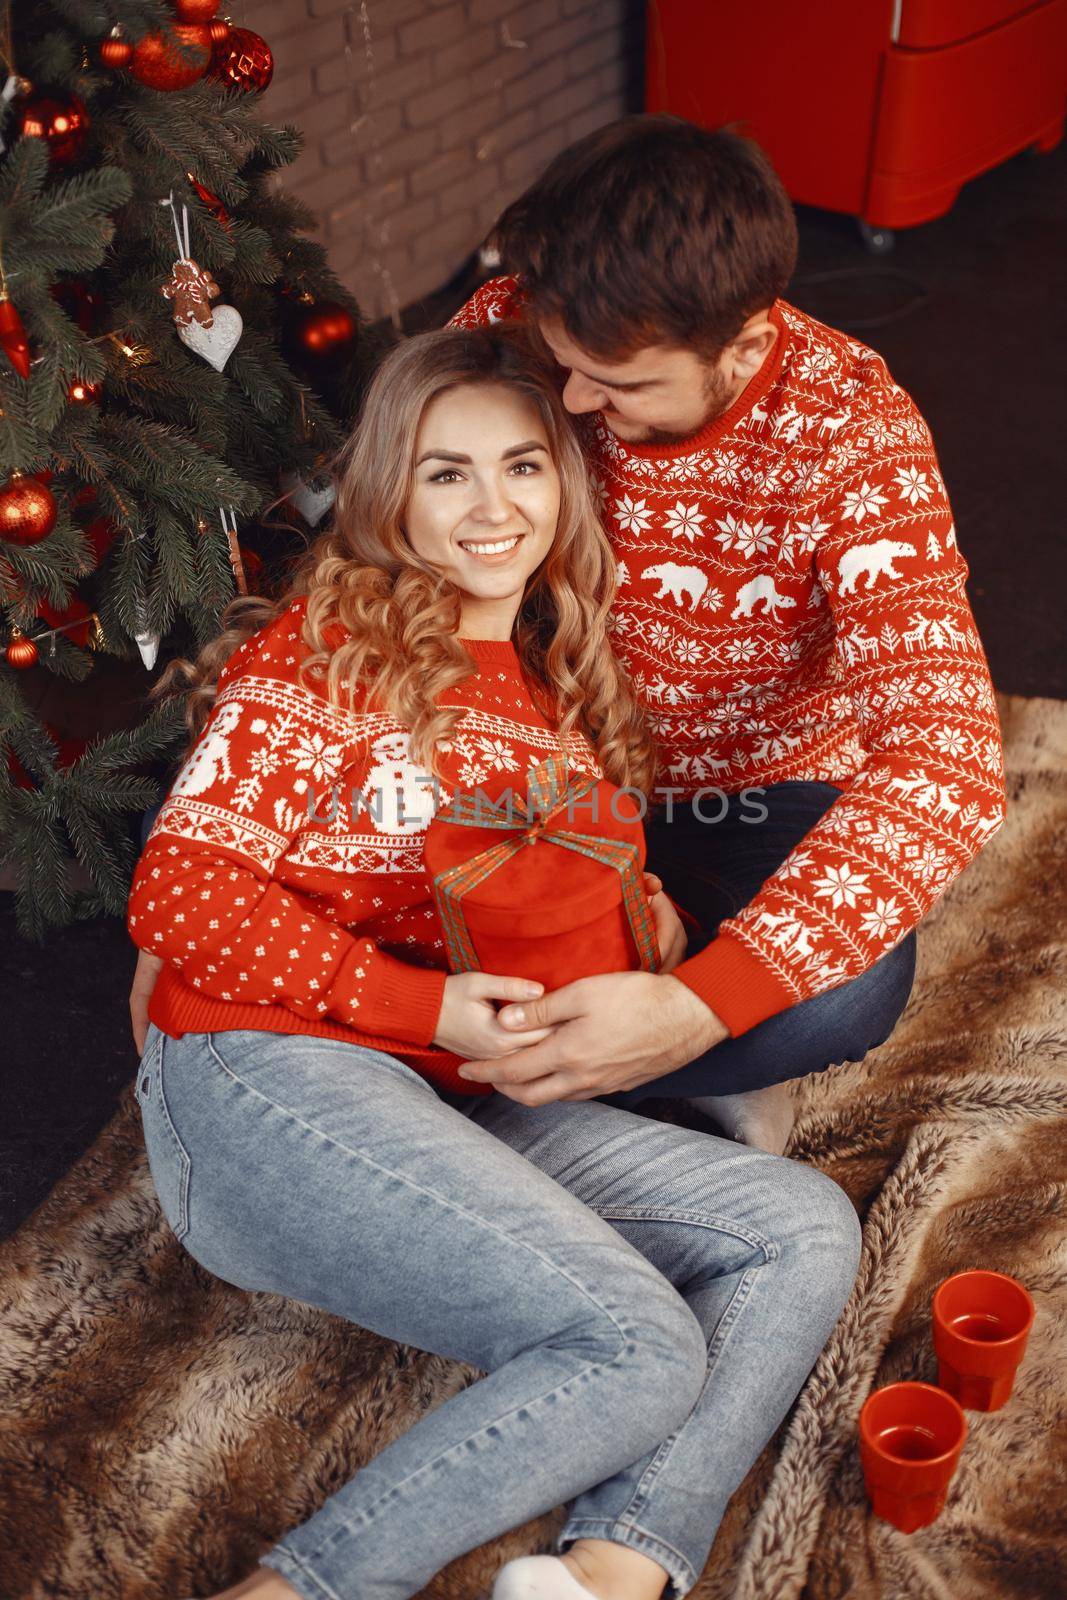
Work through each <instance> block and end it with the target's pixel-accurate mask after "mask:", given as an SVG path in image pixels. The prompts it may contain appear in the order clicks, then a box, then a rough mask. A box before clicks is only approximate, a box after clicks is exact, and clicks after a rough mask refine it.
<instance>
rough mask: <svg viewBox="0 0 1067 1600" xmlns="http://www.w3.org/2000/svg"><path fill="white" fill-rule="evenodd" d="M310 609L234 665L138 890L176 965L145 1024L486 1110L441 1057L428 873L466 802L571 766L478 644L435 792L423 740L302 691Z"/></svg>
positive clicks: (135, 928) (156, 830)
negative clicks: (451, 809)
mask: <svg viewBox="0 0 1067 1600" xmlns="http://www.w3.org/2000/svg"><path fill="white" fill-rule="evenodd" d="M306 609H307V603H306V600H304V599H301V600H297V601H294V602H293V604H292V605H290V606H289V607H288V608H287V610H286V611H284V612H283V613H282V615H281V616H280V617H278V618H277V619H276V620H275V622H273V623H272V624H270V625H269V626H268V627H266V628H264V629H261V630H260V631H259V632H258V633H256V634H254V635H253V636H252V637H251V638H250V639H248V640H246V641H245V643H244V644H242V645H241V646H240V648H239V649H237V650H236V651H235V652H234V654H233V655H232V656H231V657H230V659H229V660H228V661H227V663H226V665H225V667H224V668H223V670H222V672H221V673H220V676H219V682H218V693H217V697H216V700H215V704H214V706H213V707H212V712H211V715H210V717H209V719H208V722H207V724H206V725H205V727H204V730H203V732H202V734H201V736H200V738H199V739H198V740H197V742H196V745H195V747H194V748H193V750H192V751H191V752H190V754H189V756H188V757H187V759H186V761H185V763H184V764H183V766H182V768H181V770H180V771H179V773H178V775H177V777H176V778H175V781H174V783H173V785H172V787H171V790H170V793H169V794H168V796H167V799H166V801H165V803H164V805H163V807H162V809H161V810H160V812H159V814H158V816H157V817H156V819H155V822H154V824H153V826H152V830H151V832H150V834H149V836H148V840H147V842H146V844H145V848H144V851H143V852H142V855H141V858H140V861H139V862H138V864H137V868H136V870H135V873H134V878H133V884H132V887H131V892H130V900H129V908H128V914H127V927H128V930H129V933H130V936H131V938H132V939H133V941H134V943H135V944H137V945H138V946H140V947H141V948H142V949H145V950H149V951H152V952H153V953H154V954H156V955H159V956H161V957H162V958H163V960H164V968H163V971H162V972H161V974H160V977H159V980H158V982H157V984H156V987H155V989H154V990H153V993H152V998H151V1002H150V1006H149V1016H150V1018H151V1020H152V1021H153V1022H155V1023H156V1025H157V1026H158V1027H159V1028H161V1029H162V1030H163V1031H164V1032H165V1033H170V1034H171V1035H173V1036H180V1035H181V1034H183V1033H187V1032H198V1033H199V1032H205V1033H208V1032H216V1031H222V1030H224V1029H229V1028H262V1029H269V1030H272V1031H276V1032H290V1033H295V1032H302V1033H313V1034H317V1035H319V1036H321V1037H325V1038H335V1039H342V1040H344V1041H346V1042H350V1043H355V1044H365V1045H369V1046H371V1047H373V1048H378V1049H382V1050H388V1051H389V1052H390V1053H392V1054H394V1055H399V1056H400V1058H401V1059H402V1060H406V1061H409V1062H410V1064H411V1065H413V1066H415V1067H416V1068H417V1070H419V1071H420V1072H423V1073H424V1074H425V1075H426V1076H427V1077H429V1078H431V1079H432V1080H433V1081H435V1082H436V1083H438V1084H439V1085H440V1086H441V1087H443V1088H447V1089H449V1090H451V1091H453V1092H456V1093H460V1094H470V1093H482V1092H486V1093H491V1092H492V1089H491V1085H484V1086H483V1085H472V1084H470V1083H469V1082H465V1081H464V1080H463V1079H460V1078H458V1077H457V1076H456V1074H455V1068H456V1066H457V1065H458V1064H459V1058H457V1057H455V1056H453V1055H451V1054H450V1053H448V1052H446V1051H443V1050H440V1049H438V1048H436V1047H434V1046H433V1045H432V1040H433V1037H434V1034H435V1032H436V1030H437V1019H438V1015H439V1012H440V1008H441V999H442V995H443V991H444V981H445V978H446V976H447V960H446V956H445V948H444V942H443V938H442V933H441V926H440V921H439V918H438V915H437V910H436V906H435V904H434V900H433V894H432V890H431V885H430V879H429V876H428V874H427V872H426V869H425V864H424V860H423V845H424V839H425V833H426V829H427V827H428V826H429V823H430V820H431V819H432V817H433V815H434V814H435V811H436V809H437V807H438V805H441V806H447V805H449V804H450V803H451V801H452V799H453V797H454V794H455V792H456V789H457V788H462V789H464V790H469V789H472V788H475V787H477V786H478V785H483V784H484V785H486V786H487V792H489V791H488V785H489V784H490V783H492V784H493V786H494V788H495V787H499V788H504V787H506V786H509V785H510V787H511V788H513V789H514V791H515V792H516V793H517V794H524V793H525V790H526V775H527V773H528V772H529V770H530V768H531V767H532V766H534V765H535V764H536V763H537V762H539V761H543V760H544V759H545V758H546V757H548V756H553V755H558V754H559V753H560V751H561V748H562V750H563V752H564V753H565V754H566V757H567V760H568V763H569V765H570V768H571V770H572V771H573V772H574V773H575V774H582V773H586V774H589V775H591V776H594V777H597V778H601V777H603V775H604V774H603V771H602V768H601V766H600V764H599V761H598V759H597V756H596V752H595V751H594V749H593V748H592V746H591V745H590V744H589V743H588V741H587V740H585V738H584V737H583V736H582V735H580V734H578V733H571V734H570V735H569V736H568V738H567V739H566V741H565V742H564V744H563V745H562V747H561V744H560V741H559V739H558V737H557V735H556V732H555V730H554V729H553V727H552V726H551V724H550V723H549V722H548V721H547V720H546V719H545V718H544V716H543V715H542V714H541V712H540V710H539V709H538V707H536V706H535V705H534V703H533V702H532V700H531V699H530V696H529V692H528V690H527V688H526V685H525V683H524V681H523V678H522V675H521V672H520V670H519V662H518V656H517V653H516V651H515V648H514V646H513V645H512V644H510V643H508V642H506V641H497V640H467V641H464V643H465V646H466V648H467V650H468V651H469V653H470V654H471V655H472V657H473V658H474V662H475V668H476V670H475V672H474V674H473V675H472V676H471V678H469V679H467V680H465V681H464V682H463V683H461V684H459V685H458V686H457V687H455V688H453V689H451V690H449V691H448V694H447V696H446V697H445V698H444V699H443V700H442V701H441V705H442V706H448V707H455V708H457V709H460V710H461V711H462V712H463V716H462V719H461V721H460V722H459V724H458V725H457V727H456V729H455V730H454V733H453V736H452V738H451V739H450V740H449V741H448V742H446V743H444V744H442V745H441V746H439V755H440V766H441V769H442V770H441V776H440V780H439V782H438V783H437V785H436V786H435V785H434V783H433V781H432V779H431V778H430V775H429V774H428V773H425V772H424V771H423V770H422V769H421V768H420V767H419V766H418V764H417V763H415V762H414V761H413V760H412V758H411V756H410V754H409V749H408V745H409V735H408V732H407V731H406V730H405V729H404V728H402V727H401V726H400V725H399V724H398V723H397V722H395V721H394V720H393V719H392V718H390V717H389V716H387V715H386V714H384V713H383V712H381V711H378V710H374V711H371V710H361V709H359V708H358V707H357V708H356V709H353V710H351V711H350V710H349V709H348V708H347V707H338V706H335V705H332V704H331V703H330V701H329V700H328V699H327V697H326V694H325V683H324V682H323V684H322V688H321V690H320V689H319V688H317V687H316V680H314V679H311V680H308V681H305V682H301V681H300V678H299V671H298V669H299V664H300V662H301V661H302V660H303V659H305V658H306V656H307V655H308V653H309V651H308V646H307V645H306V644H305V642H304V640H303V637H302V630H303V625H304V619H305V616H306Z"/></svg>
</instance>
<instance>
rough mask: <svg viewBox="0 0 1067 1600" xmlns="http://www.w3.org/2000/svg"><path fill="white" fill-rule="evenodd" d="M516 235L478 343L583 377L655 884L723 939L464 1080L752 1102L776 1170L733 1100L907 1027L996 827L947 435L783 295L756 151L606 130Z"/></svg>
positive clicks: (870, 361) (559, 1091)
mask: <svg viewBox="0 0 1067 1600" xmlns="http://www.w3.org/2000/svg"><path fill="white" fill-rule="evenodd" d="M493 242H494V243H495V245H496V247H497V249H498V250H499V253H500V256H501V261H502V265H503V267H504V268H505V270H506V272H507V276H504V277H500V278H497V279H495V280H494V281H492V282H491V283H488V284H486V285H485V286H484V287H483V288H481V289H480V290H479V291H478V292H477V293H476V294H475V295H474V297H473V299H472V300H471V301H470V302H469V303H468V304H467V305H466V306H465V307H464V308H463V310H462V311H461V312H460V313H459V314H458V315H457V317H456V318H455V319H454V321H455V323H456V324H457V325H459V326H464V327H471V326H478V325H480V324H484V323H487V322H495V321H498V320H500V319H504V318H516V317H518V318H522V319H524V320H526V321H528V322H529V323H530V324H531V325H532V326H533V328H534V329H535V331H536V335H537V336H538V337H539V338H540V340H541V341H542V342H543V344H544V346H545V347H546V349H547V351H548V352H549V353H550V354H551V356H552V357H554V358H555V361H556V362H557V363H558V365H559V367H560V368H561V375H560V376H561V383H562V384H563V389H562V393H563V398H564V401H565V404H566V405H567V407H568V409H569V410H570V411H571V413H572V414H573V415H574V416H575V418H576V419H577V421H578V424H579V427H580V430H581V434H582V439H583V444H584V446H585V450H586V453H587V458H588V461H589V465H590V470H591V473H592V477H593V480H594V483H595V485H596V489H597V492H598V496H599V502H600V506H601V511H602V515H603V519H604V523H605V527H606V528H607V530H608V533H609V535H610V537H611V539H612V541H613V544H614V547H615V550H616V553H617V555H618V558H619V589H618V595H617V600H616V603H615V606H614V617H615V629H614V637H615V643H616V648H617V650H618V652H619V654H620V655H621V657H622V658H623V660H624V661H625V662H626V664H627V666H628V668H629V670H630V673H631V676H632V678H633V681H634V683H635V686H636V687H637V689H638V691H639V693H640V695H641V696H642V698H643V700H644V702H645V703H646V704H647V706H648V709H649V713H650V715H651V717H652V721H653V725H654V728H655V731H656V733H657V736H658V740H659V744H660V747H661V761H660V766H659V771H658V774H657V783H658V785H659V786H660V792H659V795H658V796H655V795H654V796H653V801H654V802H655V801H656V800H657V799H658V800H659V807H658V809H657V810H656V811H654V812H653V813H651V814H650V820H649V865H650V867H651V868H653V870H655V871H656V872H658V874H659V875H660V877H661V878H662V880H663V881H664V883H665V885H666V887H667V889H668V890H669V892H670V893H671V894H672V895H673V896H674V898H675V899H676V900H677V901H678V902H679V903H680V904H681V905H682V906H683V907H684V908H685V909H687V910H688V911H690V912H691V913H693V914H694V915H695V916H696V918H697V920H698V921H699V922H700V923H701V924H702V928H703V933H702V935H701V936H700V937H699V938H696V939H691V940H690V946H689V953H688V954H687V958H686V959H685V960H684V961H683V962H682V963H681V964H680V965H679V966H677V967H676V968H675V969H674V971H673V973H672V974H670V975H663V974H659V975H651V974H648V973H640V972H628V973H620V974H616V975H610V976H604V977H596V978H587V979H583V980H582V981H580V982H577V983H573V984H570V985H568V986H567V987H565V988H562V989H558V990H556V991H555V992H553V993H552V994H549V995H547V996H545V997H544V998H543V999H541V1000H538V1001H535V1002H534V1003H532V1004H529V1003H524V1004H523V1005H522V1006H516V1005H510V1006H507V1007H505V1008H504V1009H503V1011H502V1012H501V1018H502V1020H504V1021H505V1022H507V1023H511V1024H513V1025H514V1026H516V1027H527V1028H528V1027H534V1026H537V1027H540V1026H544V1025H552V1026H553V1029H554V1031H553V1033H552V1034H551V1035H550V1037H548V1038H547V1039H545V1040H544V1041H542V1043H540V1044H538V1045H536V1046H534V1047H532V1048H528V1049H524V1050H519V1051H515V1052H513V1053H512V1054H511V1055H509V1056H507V1057H504V1058H501V1059H499V1060H497V1061H480V1062H471V1063H469V1064H468V1066H467V1072H468V1074H469V1076H471V1077H472V1078H476V1079H478V1080H480V1081H482V1082H492V1083H493V1084H494V1085H495V1086H496V1087H497V1088H498V1089H499V1090H500V1091H501V1092H502V1093H504V1094H508V1095H511V1096H512V1097H513V1098H515V1099H517V1100H519V1101H521V1102H523V1103H525V1104H528V1105H541V1104H545V1103H547V1102H549V1101H552V1100H558V1099H586V1098H591V1097H598V1096H611V1097H612V1098H613V1099H614V1101H615V1103H617V1104H621V1105H632V1104H635V1103H637V1102H638V1101H639V1100H640V1099H642V1098H643V1097H644V1096H645V1095H647V1094H655V1095H663V1094H666V1095H685V1096H688V1097H694V1098H697V1099H698V1101H699V1100H700V1098H702V1097H706V1096H710V1095H712V1094H714V1095H716V1096H718V1097H723V1096H725V1097H728V1098H727V1099H725V1100H722V1099H719V1100H718V1102H715V1101H708V1102H707V1104H708V1105H709V1107H711V1108H712V1109H713V1110H714V1111H715V1112H716V1114H717V1115H718V1116H719V1119H720V1120H722V1121H724V1122H726V1123H727V1125H728V1124H729V1116H730V1112H731V1109H732V1108H733V1109H735V1110H736V1108H737V1107H738V1106H739V1107H740V1108H741V1112H742V1121H741V1125H740V1127H739V1128H738V1129H737V1130H736V1131H737V1134H738V1136H739V1137H741V1136H745V1137H749V1139H750V1142H754V1143H762V1144H764V1145H765V1146H766V1147H768V1148H774V1147H775V1144H774V1140H773V1138H771V1139H768V1138H767V1136H766V1135H767V1131H768V1130H767V1129H765V1128H764V1129H760V1128H759V1127H758V1126H757V1127H756V1128H755V1129H754V1130H753V1128H752V1127H749V1128H747V1129H746V1126H745V1122H744V1116H743V1113H744V1110H745V1107H746V1105H748V1106H749V1107H750V1102H749V1101H748V1100H747V1099H746V1098H744V1097H743V1098H741V1099H740V1100H739V1101H737V1102H734V1101H733V1100H732V1097H733V1096H734V1095H742V1096H743V1091H746V1090H753V1089H762V1088H763V1087H764V1086H767V1085H772V1084H777V1083H780V1082H781V1081H783V1080H785V1079H788V1078H794V1077H797V1076H799V1075H801V1074H804V1073H807V1072H811V1071H816V1070H820V1069H821V1068H824V1067H826V1066H827V1065H829V1064H831V1063H834V1062H839V1061H843V1060H855V1059H859V1058H861V1057H862V1056H863V1055H864V1054H865V1053H866V1051H867V1050H868V1049H869V1048H871V1047H872V1046H873V1045H875V1044H878V1043H881V1042H882V1041H883V1040H884V1039H885V1038H886V1037H887V1036H888V1034H889V1033H890V1032H891V1030H892V1028H893V1026H894V1024H895V1023H896V1021H897V1019H898V1017H899V1015H900V1013H901V1011H902V1010H903V1008H904V1005H905V1003H906V1001H907V998H908V993H909V991H910V988H911V982H912V976H913V971H914V959H915V955H914V934H913V930H914V928H915V926H916V924H917V923H918V922H919V921H920V920H921V918H922V917H923V916H924V915H925V914H926V912H927V911H928V910H929V909H930V907H931V906H932V905H933V903H934V901H935V900H936V899H937V898H938V897H939V896H940V895H941V893H942V892H943V891H944V889H945V888H946V887H947V885H948V884H949V883H950V882H951V881H952V879H953V878H954V877H955V876H956V875H957V873H958V872H960V871H961V870H962V868H963V867H965V866H966V865H967V863H968V862H969V861H970V860H971V859H972V858H973V856H974V855H975V854H976V853H977V851H978V850H979V848H980V847H981V845H982V844H983V843H984V842H985V840H987V839H988V838H989V837H990V836H991V834H993V833H994V832H995V831H996V829H997V828H998V827H999V825H1000V823H1001V821H1002V819H1003V814H1004V784H1003V769H1002V755H1001V745H1000V735H999V727H998V721H997V714H996V706H995V700H994V696H993V690H992V686H991V684H990V680H989V674H988V670H987V666H986V661H985V657H984V654H983V651H982V646H981V643H980V641H979V639H978V635H977V633H976V631H975V626H974V620H973V617H972V615H971V611H970V608H969V605H968V602H967V598H966V594H965V591H964V581H965V579H966V576H967V570H968V569H967V566H966V563H965V562H964V559H963V557H962V556H961V554H960V552H959V549H958V548H957V545H956V541H955V537H954V530H953V524H952V517H951V513H950V510H949V505H948V501H947V498H946V495H945V488H944V484H943V482H942V480H941V476H940V473H939V471H938V466H937V460H936V456H935V453H934V448H933V445H932V442H931V439H930V435H929V431H928V429H927V427H926V425H925V423H924V422H923V419H922V417H921V416H920V415H919V413H918V411H917V410H916V408H915V406H914V404H913V403H912V402H911V400H910V399H909V398H908V396H907V395H906V394H905V393H904V391H903V390H902V389H900V388H899V387H898V386H897V385H896V384H895V383H894V382H893V380H892V378H891V377H890V375H889V373H888V371H887V370H886V367H885V364H884V362H883V361H882V360H881V358H880V357H879V356H877V355H876V354H875V353H874V352H873V351H871V350H868V349H866V348H865V347H864V346H862V345H860V344H858V343H857V342H856V341H855V340H853V339H850V338H848V337H847V336H846V335H844V334H842V333H838V332H836V331H834V330H833V329H830V328H827V327H824V326H823V325H822V324H820V323H818V322H816V321H814V320H813V319H812V318H810V317H808V316H806V315H804V314H803V313H802V312H800V311H798V310H797V309H796V308H795V307H793V306H791V305H789V304H788V303H786V302H785V301H784V300H783V299H782V298H781V295H782V293H783V291H784V289H785V287H786V285H787V283H788V281H789V278H790V276H791V274H792V271H793V267H794V263H795V258H796V226H795V221H794V217H793V211H792V207H791V205H790V202H789V200H788V197H787V196H786V194H785V191H784V190H783V188H782V186H781V184H780V183H779V181H778V179H777V177H776V176H775V174H774V172H773V170H772V169H771V167H770V165H769V163H768V162H767V160H766V159H765V157H764V156H763V155H762V153H761V152H760V151H759V150H758V149H757V147H756V146H755V145H753V144H751V143H750V142H748V141H746V140H743V139H741V138H739V137H737V136H735V135H733V134H731V133H728V132H725V131H719V132H709V131H706V130H703V129H700V128H697V127H696V126H694V125H691V124H688V123H685V122H683V121H680V120H679V119H676V118H673V117H668V116H635V117H629V118H624V119H623V120H622V121H620V122H617V123H614V124H612V125H610V126H608V127H605V128H602V129H599V130H598V131H597V132H595V133H593V134H591V135H589V136H588V137H587V138H585V139H583V140H581V141H579V142H578V143H577V144H576V145H574V146H572V147H571V148H570V149H568V150H565V151H564V152H563V153H562V154H561V155H560V156H558V157H557V158H556V160H555V161H554V162H552V164H551V165H550V166H549V168H548V169H547V171H546V172H545V174H544V175H543V177H542V178H541V179H540V180H539V181H538V182H537V183H535V184H534V185H533V187H532V188H531V189H530V190H529V191H528V192H527V193H526V194H524V195H523V196H522V197H521V198H520V199H519V200H517V201H516V202H515V203H514V204H513V205H512V206H511V207H510V208H509V209H508V210H507V211H506V212H505V213H504V215H503V217H502V218H501V220H500V222H499V224H498V226H497V229H496V231H495V234H494V241H493ZM715 786H717V787H718V788H719V789H721V790H724V791H726V794H727V795H728V799H722V800H717V799H716V798H715V796H714V795H711V794H709V793H708V792H707V791H708V790H709V788H714V787H715ZM750 789H756V790H759V791H762V794H756V795H752V794H749V793H748V791H749V790H750ZM702 790H703V791H704V797H703V800H702V801H700V799H699V796H700V792H701V791H702ZM694 797H697V804H696V807H695V808H694V804H693V801H694ZM757 802H761V805H762V807H765V808H766V815H765V816H761V806H760V805H757ZM678 1069H681V1070H678ZM759 1109H760V1108H759V1106H758V1104H757V1108H756V1110H757V1117H756V1119H755V1121H756V1122H757V1123H758V1114H759ZM781 1143H782V1140H781V1139H779V1140H778V1143H777V1148H781Z"/></svg>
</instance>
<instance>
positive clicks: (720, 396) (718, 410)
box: [630, 367, 733, 445]
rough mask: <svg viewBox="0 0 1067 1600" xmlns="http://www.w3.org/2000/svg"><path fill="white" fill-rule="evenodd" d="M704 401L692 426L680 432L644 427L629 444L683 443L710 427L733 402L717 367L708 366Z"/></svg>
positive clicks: (703, 395) (727, 385)
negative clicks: (698, 416) (701, 410)
mask: <svg viewBox="0 0 1067 1600" xmlns="http://www.w3.org/2000/svg"><path fill="white" fill-rule="evenodd" d="M701 398H702V399H703V402H704V413H703V415H702V417H701V419H700V421H699V422H698V423H697V424H696V426H695V427H693V428H686V429H684V430H683V431H682V432H681V433H678V432H675V431H673V430H672V429H669V428H652V427H649V428H645V429H644V430H643V432H642V433H641V434H640V436H639V437H638V438H636V439H631V440H630V443H631V444H666V445H671V444H684V443H685V441H686V440H687V439H692V438H693V437H694V435H695V434H698V433H703V431H704V429H705V428H707V427H710V425H711V424H712V423H713V422H714V421H715V419H716V418H717V417H721V416H722V414H723V412H724V411H727V410H728V409H729V407H730V406H731V405H732V404H733V396H732V395H731V393H730V385H729V383H728V382H727V380H726V378H725V377H724V376H723V374H722V373H721V372H720V371H719V369H718V367H709V368H708V375H707V378H706V380H705V383H704V391H703V394H702V396H701Z"/></svg>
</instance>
